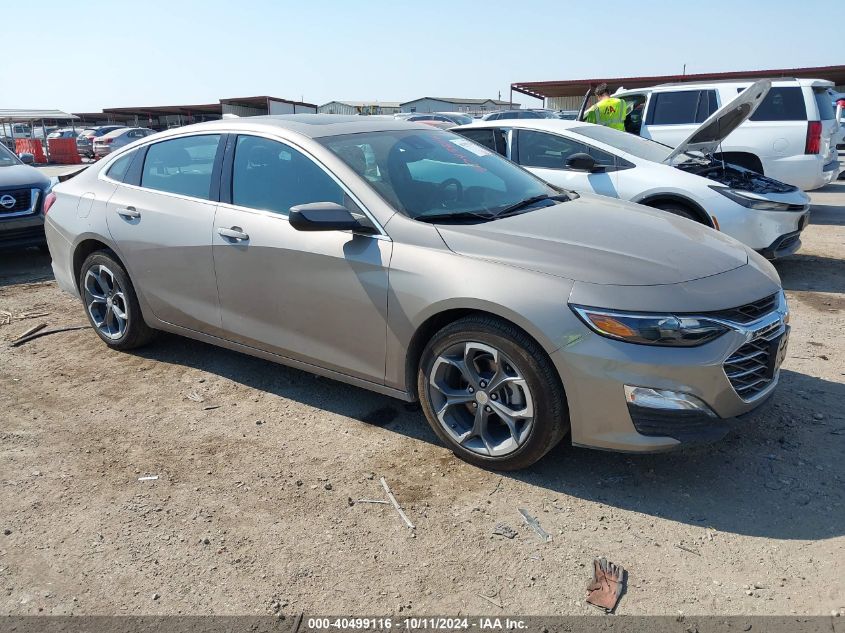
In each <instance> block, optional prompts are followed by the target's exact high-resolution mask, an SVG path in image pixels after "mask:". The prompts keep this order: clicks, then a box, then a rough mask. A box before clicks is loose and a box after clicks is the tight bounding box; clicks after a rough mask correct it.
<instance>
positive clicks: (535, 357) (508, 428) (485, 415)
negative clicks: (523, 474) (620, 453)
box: [417, 315, 569, 470]
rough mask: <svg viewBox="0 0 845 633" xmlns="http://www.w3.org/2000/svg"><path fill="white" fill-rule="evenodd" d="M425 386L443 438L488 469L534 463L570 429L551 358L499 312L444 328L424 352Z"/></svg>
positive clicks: (422, 392) (422, 391)
mask: <svg viewBox="0 0 845 633" xmlns="http://www.w3.org/2000/svg"><path fill="white" fill-rule="evenodd" d="M462 360H463V361H464V362H463V363H461V361H462ZM417 390H418V393H419V397H420V402H421V404H422V408H423V412H424V413H425V416H426V419H427V420H428V423H429V424H430V425H431V428H432V429H433V430H434V432H435V433H436V434H437V436H438V437H439V438H440V439H441V440H442V441H443V442H444V443H445V444H446V445H447V446H448V447H449V448H450V449H451V450H452V452H453V453H455V455H457V456H458V457H460V458H461V459H463V460H465V461H467V462H470V463H471V464H475V465H477V466H481V467H483V468H490V469H492V470H518V469H521V468H526V467H528V466H531V465H532V464H534V463H535V462H537V461H538V460H539V459H540V458H542V457H543V456H544V455H545V454H546V453H548V452H549V451H550V450H551V449H552V448H553V447H554V446H555V445H556V444H558V443H559V442H560V441H561V439H563V437H564V436H565V435H566V433H567V432H568V431H569V415H568V409H567V406H566V395H565V394H564V391H563V385H562V384H561V382H560V378H559V376H558V373H557V370H556V369H555V368H554V365H552V362H551V360H550V359H549V357H548V356H547V355H546V353H545V352H544V351H543V349H542V348H541V347H540V346H539V345H538V344H537V343H536V342H535V341H534V340H533V339H531V338H530V337H529V336H528V335H527V334H525V332H523V331H522V330H520V329H518V328H517V327H515V326H514V325H512V324H510V323H508V322H506V321H503V320H501V319H498V318H496V317H492V316H484V315H478V316H469V317H465V318H463V319H459V320H458V321H455V322H454V323H451V324H449V325H447V326H446V327H444V328H443V329H441V330H440V331H439V332H437V333H436V334H435V335H434V336H433V337H432V338H431V340H430V341H429V342H428V344H427V345H426V347H425V349H424V350H423V353H422V358H421V360H420V366H419V369H418V372H417Z"/></svg>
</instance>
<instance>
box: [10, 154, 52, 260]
mask: <svg viewBox="0 0 845 633" xmlns="http://www.w3.org/2000/svg"><path fill="white" fill-rule="evenodd" d="M51 188H52V182H51V181H50V179H49V178H47V177H46V176H45V175H44V174H42V173H41V172H40V171H38V170H37V169H35V168H34V167H30V166H29V165H25V164H24V163H23V162H22V161H21V160H20V159H19V158H18V157H17V156H15V155H14V154H13V153H12V152H10V151H9V150H8V149H6V147H5V146H3V145H0V249H3V248H23V247H27V246H42V247H43V246H45V245H46V240H45V238H44V215H43V213H42V209H43V206H44V201H45V199H46V197H47V194H49V193H50V189H51Z"/></svg>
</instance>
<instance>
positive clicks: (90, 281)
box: [79, 251, 155, 350]
mask: <svg viewBox="0 0 845 633" xmlns="http://www.w3.org/2000/svg"><path fill="white" fill-rule="evenodd" d="M79 287H80V290H81V291H82V292H81V294H82V301H83V303H84V305H85V312H86V314H87V315H88V321H89V322H90V323H91V325H92V326H93V328H94V330H95V331H96V332H97V335H98V336H99V337H100V338H101V339H102V340H103V341H105V343H106V344H107V345H108V346H109V347H113V348H115V349H121V350H124V349H132V348H134V347H140V346H141V345H144V344H146V343H148V342H149V341H150V340H151V339H152V338H153V336H154V334H155V331H154V330H153V329H152V328H150V327H149V326H148V325H147V324H146V323H144V318H143V316H142V315H141V307H140V305H139V304H138V297H137V296H136V294H135V289H134V288H133V286H132V282H131V281H130V280H129V276H128V275H127V274H126V271H125V270H124V269H123V266H122V265H121V264H120V263H119V262H118V261H116V259H115V258H114V257H113V256H112V255H111V254H110V253H108V252H106V251H98V252H96V253H92V254H91V255H89V256H88V258H87V259H86V260H85V262H84V263H83V264H82V272H81V273H80V279H79Z"/></svg>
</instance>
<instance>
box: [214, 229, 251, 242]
mask: <svg viewBox="0 0 845 633" xmlns="http://www.w3.org/2000/svg"><path fill="white" fill-rule="evenodd" d="M217 232H218V233H219V234H220V235H222V236H223V237H227V238H229V239H230V240H237V241H239V242H243V241H246V240H248V239H249V235H247V234H246V233H244V232H243V230H242V229H241V227H239V226H233V227H232V228H230V229H224V228H218V229H217Z"/></svg>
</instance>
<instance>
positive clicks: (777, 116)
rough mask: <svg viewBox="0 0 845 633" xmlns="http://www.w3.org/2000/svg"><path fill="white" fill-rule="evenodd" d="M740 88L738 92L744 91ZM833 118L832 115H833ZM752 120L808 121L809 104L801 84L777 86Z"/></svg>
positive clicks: (753, 115) (752, 116) (770, 91)
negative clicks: (805, 99) (805, 102)
mask: <svg viewBox="0 0 845 633" xmlns="http://www.w3.org/2000/svg"><path fill="white" fill-rule="evenodd" d="M743 90H745V88H740V89H738V90H737V92H742V91H743ZM831 118H832V117H831ZM751 120H752V121H806V120H807V106H806V105H804V93H803V92H802V91H801V88H800V86H785V87H775V88H772V89H771V90H769V94H767V95H766V98H765V99H763V103H761V104H760V107H758V108H757V110H756V111H755V112H754V114H752V115H751Z"/></svg>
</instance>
